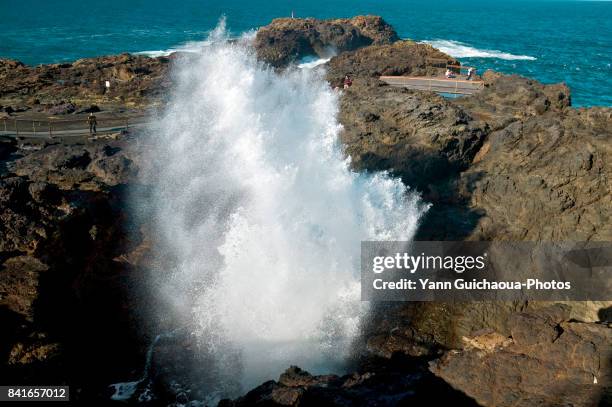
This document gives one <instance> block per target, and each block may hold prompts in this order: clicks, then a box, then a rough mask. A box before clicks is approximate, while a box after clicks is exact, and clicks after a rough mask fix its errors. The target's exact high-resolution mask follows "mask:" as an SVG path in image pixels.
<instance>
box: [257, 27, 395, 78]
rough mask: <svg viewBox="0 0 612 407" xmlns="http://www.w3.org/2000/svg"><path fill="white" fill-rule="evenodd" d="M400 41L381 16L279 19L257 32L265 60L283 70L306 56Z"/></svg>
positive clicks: (259, 45) (261, 56)
mask: <svg viewBox="0 0 612 407" xmlns="http://www.w3.org/2000/svg"><path fill="white" fill-rule="evenodd" d="M398 39H399V38H398V36H397V33H396V32H395V30H393V28H392V27H391V26H390V25H389V24H387V23H386V22H385V21H384V20H383V19H382V18H381V17H378V16H358V17H353V18H350V19H346V18H345V19H336V20H317V19H313V18H306V19H301V18H277V19H275V20H272V23H270V24H269V25H267V26H265V27H262V28H260V29H259V30H258V31H257V36H256V37H255V43H254V44H255V49H256V50H257V55H258V57H259V58H260V59H261V60H263V61H266V62H268V63H269V64H270V65H272V66H274V67H282V66H284V65H287V64H288V63H290V62H293V61H295V60H298V59H300V58H302V57H305V56H314V55H318V56H320V57H322V58H328V57H330V56H332V55H334V54H336V53H340V52H343V51H351V50H355V49H357V48H360V47H365V46H368V45H379V44H389V43H392V42H394V41H397V40H398Z"/></svg>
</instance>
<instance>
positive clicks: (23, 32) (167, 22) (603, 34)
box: [0, 0, 612, 106]
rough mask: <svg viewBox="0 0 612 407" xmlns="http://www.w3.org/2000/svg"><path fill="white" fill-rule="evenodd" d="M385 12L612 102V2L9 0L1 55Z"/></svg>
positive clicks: (61, 55)
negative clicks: (222, 22) (221, 24)
mask: <svg viewBox="0 0 612 407" xmlns="http://www.w3.org/2000/svg"><path fill="white" fill-rule="evenodd" d="M292 11H293V12H294V13H295V15H296V16H297V17H306V16H312V17H319V18H328V17H348V16H353V15H357V14H378V15H382V16H383V17H384V18H385V19H386V20H387V21H388V22H389V23H391V24H393V26H394V27H395V28H396V30H397V31H398V32H399V34H400V36H401V37H403V38H411V39H414V40H418V41H428V42H431V43H432V44H433V45H435V46H437V47H438V48H441V49H442V50H443V51H445V52H448V53H450V54H451V55H453V56H456V57H458V58H459V59H460V60H461V61H462V62H463V63H465V64H468V65H476V66H478V67H479V68H482V69H486V68H493V69H495V70H499V71H502V72H507V73H518V74H521V75H526V76H530V77H534V78H537V79H539V80H541V81H543V82H546V83H552V82H561V81H565V82H567V83H568V84H569V85H570V87H571V88H572V94H573V101H574V105H576V106H592V105H603V106H612V78H611V75H612V67H611V63H612V1H572V0H565V1H563V0H531V1H529V0H506V1H493V0H471V1H459V0H430V1H426V0H309V1H306V0H265V1H253V0H251V1H246V0H224V1H211V0H175V1H167V0H129V1H128V0H100V1H89V0H79V1H76V0H58V1H49V0H20V1H11V0H0V24H1V25H0V27H1V28H0V57H4V58H12V59H18V60H21V61H23V62H25V63H28V64H39V63H51V62H60V61H71V60H75V59H78V58H82V57H90V56H96V55H106V54H116V53H120V52H143V51H164V50H168V49H172V48H176V47H179V46H182V45H185V44H186V43H188V42H190V41H198V40H202V39H204V38H205V36H206V34H207V33H208V32H209V31H210V30H211V29H212V28H214V27H215V25H216V24H217V21H218V19H219V17H220V16H222V15H225V16H226V17H227V24H228V27H229V29H230V30H231V31H232V33H235V34H236V35H238V34H240V33H242V32H245V31H248V30H252V29H255V28H257V27H259V26H261V25H265V24H267V23H268V22H269V21H270V20H271V19H272V18H274V17H281V16H289V15H290V14H291V12H292Z"/></svg>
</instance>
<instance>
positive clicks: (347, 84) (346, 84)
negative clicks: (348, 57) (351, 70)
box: [344, 75, 353, 89]
mask: <svg viewBox="0 0 612 407" xmlns="http://www.w3.org/2000/svg"><path fill="white" fill-rule="evenodd" d="M352 84H353V81H352V80H351V78H350V77H349V76H348V75H346V76H345V77H344V89H348V88H350V87H351V85H352Z"/></svg>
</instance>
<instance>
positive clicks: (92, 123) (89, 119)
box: [87, 113, 98, 134]
mask: <svg viewBox="0 0 612 407" xmlns="http://www.w3.org/2000/svg"><path fill="white" fill-rule="evenodd" d="M87 123H88V124H89V134H96V125H97V124H98V122H97V121H96V116H94V114H93V113H89V116H88V117H87Z"/></svg>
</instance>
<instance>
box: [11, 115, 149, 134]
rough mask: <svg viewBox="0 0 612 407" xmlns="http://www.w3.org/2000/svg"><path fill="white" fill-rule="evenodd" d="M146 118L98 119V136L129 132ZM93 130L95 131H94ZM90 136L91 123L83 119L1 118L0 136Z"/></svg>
mask: <svg viewBox="0 0 612 407" xmlns="http://www.w3.org/2000/svg"><path fill="white" fill-rule="evenodd" d="M144 118H145V116H130V117H100V118H96V134H104V133H113V132H119V131H127V130H129V129H130V127H131V126H137V125H141V124H143V123H144ZM92 130H93V129H92ZM88 134H90V127H89V122H88V120H87V119H86V118H83V119H69V120H65V119H47V120H44V119H40V120H39V119H19V118H11V117H4V118H0V135H8V136H35V137H42V136H46V137H55V136H68V135H72V136H81V135H88Z"/></svg>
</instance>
